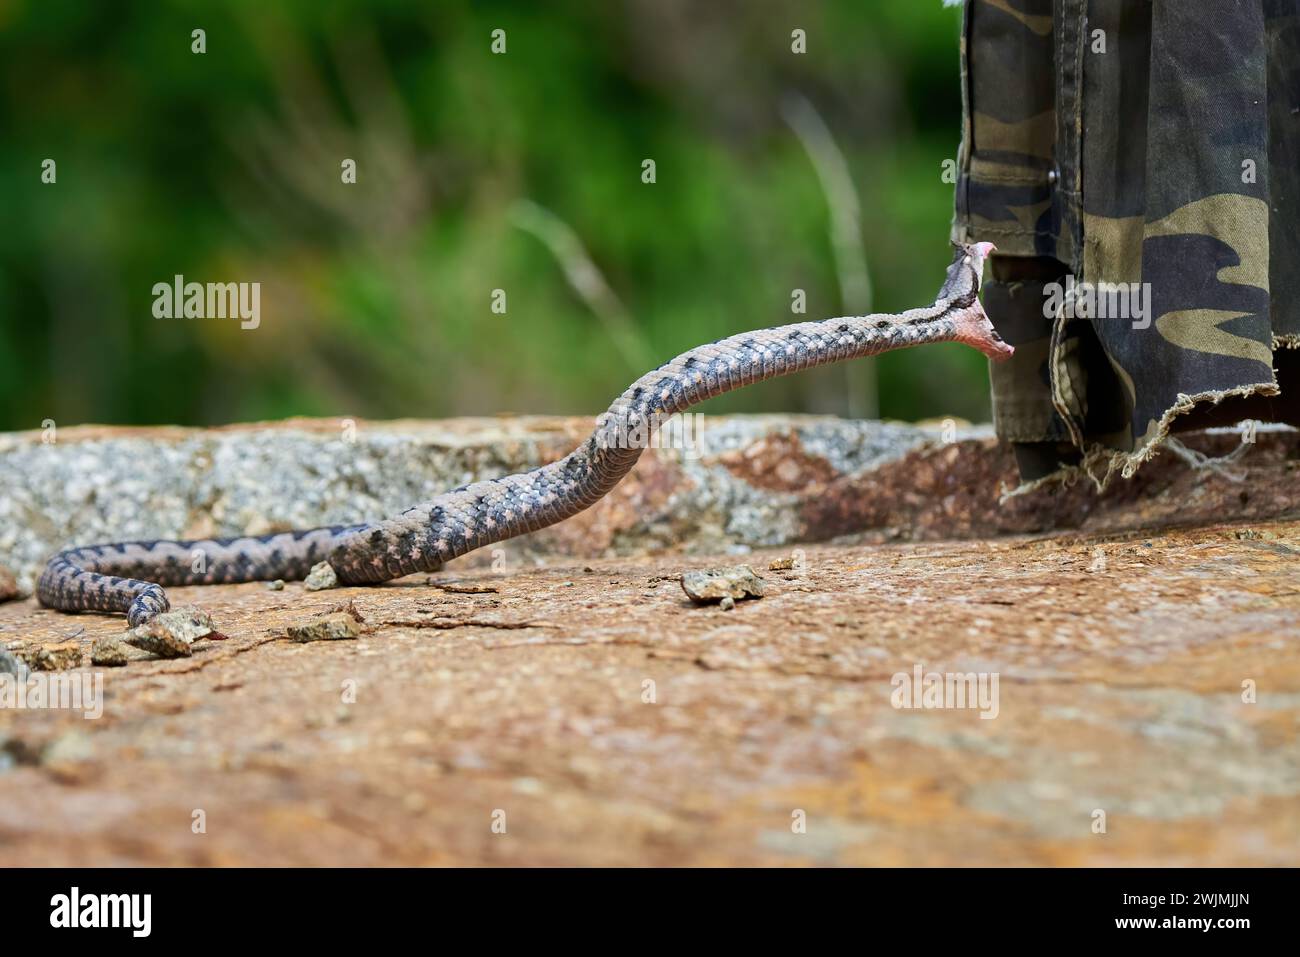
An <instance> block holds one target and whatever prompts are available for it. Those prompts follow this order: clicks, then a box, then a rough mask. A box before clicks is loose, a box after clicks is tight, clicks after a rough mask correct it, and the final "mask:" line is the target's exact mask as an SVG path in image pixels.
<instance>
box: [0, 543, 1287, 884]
mask: <svg viewBox="0 0 1300 957" xmlns="http://www.w3.org/2000/svg"><path fill="white" fill-rule="evenodd" d="M800 552H801V555H800V556H799V562H798V563H797V564H796V567H795V568H792V569H789V570H784V571H776V572H769V573H768V574H767V576H766V578H767V583H768V587H767V596H766V597H765V598H764V599H763V600H762V601H760V602H740V603H738V604H737V605H736V608H735V609H734V610H733V611H731V612H730V613H727V614H725V615H720V614H719V613H718V612H717V611H716V609H711V608H697V607H694V606H693V605H692V604H691V603H690V602H689V600H688V599H687V598H686V597H685V596H684V595H683V594H682V592H681V590H680V588H679V587H678V584H677V577H678V576H679V575H680V573H681V572H682V570H683V565H682V562H681V561H680V559H678V558H675V557H672V556H668V557H659V558H616V559H602V560H587V561H578V562H573V561H572V560H558V559H557V560H555V563H554V564H553V565H552V566H550V567H546V568H527V569H514V570H508V571H503V572H498V573H494V572H491V571H488V570H470V571H465V572H461V573H459V575H456V574H452V573H443V574H442V575H440V576H437V577H435V579H434V580H435V581H440V582H443V583H447V584H451V585H460V586H464V585H469V586H474V587H471V588H468V589H465V588H460V589H456V590H447V589H443V588H438V587H434V586H431V585H428V584H426V583H425V582H424V580H423V579H414V578H413V579H407V580H404V581H401V582H397V583H392V584H390V585H386V586H383V587H378V588H370V589H355V588H345V589H342V590H340V591H331V592H308V591H306V590H305V589H304V588H303V587H302V585H301V584H299V583H292V584H289V585H286V587H285V589H284V591H281V592H271V591H268V590H266V589H265V588H263V587H262V586H261V585H258V584H248V585H238V586H227V587H216V588H206V589H205V588H181V589H174V590H173V591H174V595H173V600H176V601H178V602H183V603H187V604H189V603H195V604H200V605H202V606H203V607H205V608H207V609H208V610H209V611H210V612H211V613H212V614H213V616H214V623H215V624H217V625H218V626H219V627H220V628H221V629H222V631H223V632H224V633H226V634H227V635H228V638H227V640H225V641H220V642H210V643H207V645H206V647H203V648H200V647H199V646H198V645H196V646H195V648H194V655H193V657H192V658H186V659H180V660H173V661H160V660H149V661H132V662H131V663H130V664H129V665H127V666H126V667H125V668H120V669H116V670H113V671H102V672H100V674H102V675H103V681H104V702H103V717H102V718H100V719H99V720H91V721H87V720H84V719H83V718H82V717H81V715H80V714H79V713H75V712H69V711H56V710H41V711H14V710H5V709H0V866H9V865H18V864H56V865H58V864H98V865H105V866H120V865H128V864H166V865H180V864H254V865H271V864H276V865H290V864H332V865H383V864H699V865H716V864H926V865H940V864H957V865H973V864H985V865H1000V864H1063V865H1093V864H1119V865H1139V864H1158V865H1180V866H1181V865H1202V864H1224V865H1228V864H1270V865H1289V864H1294V862H1295V861H1296V860H1297V859H1300V741H1298V740H1297V738H1298V734H1300V655H1297V654H1296V649H1297V643H1298V642H1300V587H1298V585H1297V583H1298V582H1300V576H1298V575H1297V573H1296V569H1297V558H1300V523H1296V522H1273V523H1268V524H1259V523H1255V524H1251V525H1236V526H1228V525H1218V526H1211V527H1203V528H1196V529H1186V530H1181V531H1167V532H1163V533H1154V534H1130V533H1120V534H1111V535H1089V536H1081V535H1077V534H1065V535H1055V536H1045V537H1018V538H1014V539H1003V540H999V541H991V542H990V541H976V542H946V543H937V544H915V543H894V544H886V545H873V546H865V545H856V546H830V545H822V546H802V547H801V548H800ZM785 554H786V555H788V552H787V553H785ZM780 557H782V553H780V552H778V551H766V552H761V553H759V554H758V555H756V556H755V563H756V564H757V563H758V562H759V561H762V562H763V563H764V565H760V567H765V566H766V564H767V563H768V562H769V561H770V560H772V559H777V558H780ZM489 589H490V590H489ZM340 599H342V600H344V601H347V600H349V599H350V600H351V601H352V602H353V603H354V604H355V607H356V608H357V609H358V610H359V612H360V613H362V614H363V615H364V617H365V619H366V621H367V623H368V624H367V628H368V629H369V631H368V633H366V634H364V635H361V636H359V637H357V638H355V639H352V640H348V641H318V642H310V643H307V644H297V643H294V642H293V641H291V640H289V638H288V637H287V634H286V629H287V628H288V627H289V626H292V625H300V624H308V623H310V622H312V621H314V620H317V619H318V618H319V616H321V615H322V614H328V613H329V611H330V609H331V608H333V607H335V603H337V602H338V601H339V600H340ZM121 630H122V622H121V620H120V619H114V618H110V617H105V616H98V615H83V616H75V617H73V616H66V615H60V614H57V613H54V612H50V611H46V610H42V609H39V608H37V607H36V605H35V603H34V602H33V601H30V600H28V601H24V602H11V603H9V604H7V605H3V606H0V644H3V643H6V642H7V643H8V644H9V645H10V646H11V647H12V648H13V649H14V650H15V651H16V652H19V653H24V654H26V653H28V652H30V651H32V650H33V649H35V648H39V647H43V646H45V645H50V646H56V645H57V646H63V645H65V644H66V643H67V642H68V641H69V640H70V639H69V636H71V635H76V638H75V640H76V641H79V642H80V643H81V644H82V645H83V647H84V646H88V645H89V644H90V643H91V642H93V641H94V640H95V639H96V638H99V637H101V636H108V635H114V634H120V633H121ZM918 666H919V667H920V668H921V669H922V671H924V672H925V673H927V674H928V673H931V672H937V673H960V674H967V673H969V674H973V675H985V676H988V675H992V674H996V675H998V677H999V690H998V696H997V702H996V704H997V707H996V717H994V718H992V719H985V718H982V717H981V716H980V715H981V712H980V711H979V710H975V709H972V708H960V709H959V708H952V709H939V710H925V709H913V710H905V709H901V708H896V707H894V705H893V701H892V698H893V696H894V694H895V692H896V688H897V679H896V677H895V676H898V675H901V676H903V679H904V680H905V681H906V680H910V678H911V676H912V675H913V673H914V671H915V669H916V668H917V667H918ZM76 673H84V674H92V673H93V672H92V671H91V670H89V669H87V670H85V671H83V672H62V673H61V674H65V675H66V674H76ZM984 711H985V713H987V711H988V709H987V708H986V709H984ZM70 735H76V736H79V737H78V738H77V742H78V744H77V747H76V748H62V747H60V746H59V745H60V742H62V741H65V740H68V739H69V736H70ZM57 754H62V755H64V756H63V757H62V758H61V759H60V761H58V762H57V763H53V762H52V759H51V758H50V757H49V756H50V755H57ZM68 754H71V755H72V756H71V757H69V756H67V755H68ZM198 812H202V819H203V821H204V830H203V832H202V833H195V831H194V830H193V825H194V822H195V820H196V814H197V813H198ZM1099 812H1101V813H1102V814H1104V819H1102V818H1099V816H1098V815H1099ZM1099 820H1103V821H1104V826H1105V831H1104V833H1097V832H1095V831H1094V828H1095V827H1097V822H1098V821H1099ZM501 822H504V826H505V832H504V833H498V832H497V831H496V830H494V827H493V825H494V823H498V824H499V823H501Z"/></svg>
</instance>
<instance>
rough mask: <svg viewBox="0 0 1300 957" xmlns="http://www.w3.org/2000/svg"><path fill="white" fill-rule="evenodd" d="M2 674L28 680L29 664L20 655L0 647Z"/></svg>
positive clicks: (0, 668) (0, 670)
mask: <svg viewBox="0 0 1300 957" xmlns="http://www.w3.org/2000/svg"><path fill="white" fill-rule="evenodd" d="M0 675H13V676H14V677H15V678H18V679H20V680H26V678H27V664H26V662H24V661H23V660H22V659H21V658H19V657H18V656H16V655H14V654H12V653H10V652H9V651H6V650H5V649H4V648H0Z"/></svg>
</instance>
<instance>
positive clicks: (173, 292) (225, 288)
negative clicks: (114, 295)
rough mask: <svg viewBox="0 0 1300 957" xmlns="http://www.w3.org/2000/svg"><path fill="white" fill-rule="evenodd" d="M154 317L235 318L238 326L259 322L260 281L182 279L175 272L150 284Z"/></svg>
mask: <svg viewBox="0 0 1300 957" xmlns="http://www.w3.org/2000/svg"><path fill="white" fill-rule="evenodd" d="M153 314H154V318H155V319H238V320H239V321H240V322H239V328H241V329H256V328H257V327H258V326H259V325H261V324H262V284H261V283H260V282H209V283H202V282H186V281H185V277H184V276H182V275H179V274H177V275H176V276H174V277H173V278H172V281H171V282H169V283H167V282H156V283H154V285H153Z"/></svg>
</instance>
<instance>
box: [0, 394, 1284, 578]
mask: <svg viewBox="0 0 1300 957" xmlns="http://www.w3.org/2000/svg"><path fill="white" fill-rule="evenodd" d="M689 422H690V423H691V424H690V427H688V428H684V429H680V430H678V431H677V433H676V434H677V436H678V438H679V441H678V442H677V443H676V445H677V447H671V448H655V449H651V450H649V451H647V452H646V453H645V454H644V455H643V456H642V459H641V461H640V463H638V465H637V468H636V469H635V470H634V472H633V473H632V474H631V475H630V476H628V478H627V479H625V480H624V481H623V483H622V484H621V485H619V486H618V488H616V489H615V490H614V491H613V492H612V493H611V494H610V495H608V496H607V497H606V498H605V499H604V500H602V501H601V502H600V503H598V504H597V505H596V506H595V507H593V508H592V509H590V510H588V511H587V512H584V513H583V514H581V515H578V516H576V517H574V518H573V519H570V520H569V521H568V522H565V523H563V524H561V525H559V526H556V527H553V528H549V529H544V530H543V531H541V532H538V533H536V534H534V535H530V536H527V537H524V538H519V539H513V540H511V541H509V542H504V543H501V544H499V545H497V546H495V547H493V548H489V549H483V550H482V551H481V552H480V553H475V554H471V555H469V556H466V557H465V558H463V559H460V560H459V563H458V564H459V567H473V566H477V565H489V564H490V565H492V566H493V567H495V568H498V569H500V568H503V567H514V568H523V567H527V566H529V565H532V564H535V563H536V562H537V561H539V560H541V559H544V558H546V557H548V556H571V557H591V558H595V557H602V556H604V557H608V556H613V555H640V554H652V553H658V552H662V551H663V550H664V549H668V548H681V549H684V550H685V551H687V552H691V553H694V554H699V555H706V554H710V553H713V554H728V553H729V554H743V553H745V552H746V551H747V550H748V549H751V548H758V547H763V546H774V545H789V544H794V543H797V542H807V541H826V540H833V539H836V538H839V537H842V536H846V535H857V536H860V540H863V541H887V540H899V539H902V540H934V539H942V538H972V537H987V536H991V535H998V534H1007V533H1024V532H1038V531H1045V530H1048V529H1052V528H1083V529H1089V530H1113V529H1118V528H1131V527H1137V526H1139V525H1161V524H1169V523H1194V522H1205V521H1217V520H1219V519H1221V518H1222V517H1223V516H1225V515H1232V516H1235V517H1237V518H1240V519H1259V518H1267V517H1271V516H1277V515H1286V514H1293V513H1294V512H1296V511H1297V510H1300V482H1297V478H1300V471H1297V468H1298V467H1300V433H1297V432H1296V431H1295V430H1269V429H1261V430H1260V431H1259V432H1258V433H1257V435H1256V442H1255V444H1254V445H1253V446H1252V448H1251V449H1250V451H1249V453H1248V454H1247V455H1245V456H1244V457H1243V458H1241V459H1240V461H1239V462H1237V463H1235V464H1234V466H1233V468H1234V470H1236V471H1238V472H1240V473H1241V474H1240V475H1239V476H1234V477H1238V478H1243V481H1236V482H1234V481H1232V479H1231V478H1229V477H1227V476H1224V475H1222V474H1219V473H1215V472H1212V471H1209V470H1204V471H1201V472H1197V471H1195V470H1193V469H1191V468H1189V467H1188V466H1187V465H1186V464H1185V463H1184V462H1182V461H1180V460H1179V459H1177V458H1176V457H1174V456H1172V455H1168V454H1165V455H1162V456H1160V457H1159V458H1157V459H1156V460H1155V461H1154V462H1151V463H1149V464H1147V465H1146V466H1145V467H1144V468H1143V469H1142V470H1141V471H1140V472H1139V473H1138V475H1137V476H1136V478H1134V479H1133V480H1132V481H1129V482H1116V483H1114V484H1113V485H1112V486H1111V488H1110V489H1109V490H1108V491H1107V493H1106V494H1105V495H1102V496H1098V495H1096V493H1095V492H1094V491H1093V489H1092V488H1091V485H1090V483H1088V482H1087V481H1086V480H1085V481H1079V482H1077V483H1075V484H1074V485H1073V486H1072V487H1069V488H1056V489H1045V490H1042V491H1040V492H1038V493H1035V494H1033V495H1024V496H1018V497H1016V498H1012V499H1009V500H1007V501H1006V502H1002V503H999V493H1000V491H1001V490H1004V489H1011V488H1013V487H1014V486H1015V484H1016V481H1017V479H1016V472H1015V466H1014V460H1013V458H1012V455H1011V453H1010V451H1009V450H1007V449H1006V448H1005V447H1003V446H1001V445H999V444H998V443H997V442H996V441H995V440H994V439H993V437H992V435H991V433H990V432H989V431H988V430H987V429H986V428H964V427H958V426H957V425H956V424H955V423H952V422H951V421H950V422H948V423H947V424H936V425H935V426H933V427H924V426H915V425H904V424H899V423H882V422H856V421H848V420H844V419H836V418H832V417H827V416H719V417H702V418H700V419H690V420H689ZM590 428H591V421H590V420H588V419H579V418H546V417H521V418H501V419H452V420H446V421H440V422H415V421H407V422H383V423H369V422H364V421H362V422H354V421H352V420H341V421H339V420H290V421H288V422H283V423H275V424H262V425H249V426H232V427H229V428H222V429H207V430H204V429H181V428H108V427H101V426H82V427H76V428H61V429H58V430H57V432H55V433H53V435H54V439H55V441H53V442H49V443H47V442H46V441H44V440H45V439H47V438H49V437H50V435H49V433H46V432H29V433H14V434H8V435H0V596H3V594H4V582H5V574H4V572H5V569H6V568H7V569H8V570H9V571H10V572H12V573H13V574H14V576H15V577H16V579H17V586H18V587H17V589H16V591H17V593H20V594H27V593H30V592H31V590H32V588H33V586H34V584H35V580H36V576H37V575H39V574H40V569H41V568H42V567H43V566H44V563H45V561H46V560H47V559H48V558H49V556H50V555H51V554H52V553H53V552H55V551H56V550H58V549H59V548H63V547H66V546H69V545H86V544H91V543H96V542H106V541H107V542H111V541H130V540H137V539H153V538H177V537H183V538H198V537H203V536H215V535H262V534H266V533H268V532H276V531H284V530H288V529H294V528H311V527H314V526H317V525H325V524H345V523H351V522H359V521H367V520H372V519H376V518H382V517H386V516H390V515H394V514H396V513H398V512H400V511H402V510H403V509H405V508H407V507H409V506H410V505H413V504H414V503H416V502H418V501H423V500H425V499H428V498H431V497H433V496H434V495H436V494H438V493H439V492H442V491H446V490H447V489H451V488H455V487H456V486H458V485H462V484H464V483H466V482H470V481H476V480H478V479H484V478H493V477H500V476H502V475H506V474H509V473H511V472H516V471H520V470H522V469H526V468H531V467H534V466H536V465H539V464H542V463H544V462H548V461H553V460H554V459H556V458H559V457H560V456H561V455H563V454H565V453H566V452H568V451H569V450H570V449H572V448H573V447H574V446H575V445H577V443H578V442H579V441H581V440H582V439H583V438H585V437H586V435H587V434H588V432H589V430H590ZM1184 441H1185V442H1186V443H1187V445H1188V446H1189V447H1191V448H1193V449H1195V450H1197V451H1201V452H1204V453H1206V454H1209V455H1223V454H1226V453H1227V452H1229V451H1231V450H1232V449H1233V448H1235V447H1236V446H1237V445H1238V435H1237V433H1236V432H1234V431H1229V430H1223V431H1220V432H1211V433H1201V434H1198V435H1196V436H1193V437H1184Z"/></svg>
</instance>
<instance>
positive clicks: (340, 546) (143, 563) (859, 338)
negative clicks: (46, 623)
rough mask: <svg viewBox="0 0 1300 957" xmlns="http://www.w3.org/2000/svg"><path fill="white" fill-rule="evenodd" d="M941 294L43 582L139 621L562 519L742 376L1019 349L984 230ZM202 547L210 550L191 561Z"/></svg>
mask: <svg viewBox="0 0 1300 957" xmlns="http://www.w3.org/2000/svg"><path fill="white" fill-rule="evenodd" d="M954 249H955V255H954V256H953V261H952V264H951V265H950V266H949V267H948V272H947V277H946V279H945V281H944V284H943V288H942V289H941V290H940V291H939V295H938V297H937V298H936V299H935V301H934V303H933V304H931V305H929V306H924V307H922V308H919V309H912V310H909V311H907V312H903V313H899V314H897V315H872V316H849V317H844V318H839V319H823V320H820V321H815V322H796V323H792V324H790V325H785V326H777V327H774V328H771V329H760V330H758V331H755V332H743V333H740V334H739V335H734V336H728V337H727V338H725V339H719V340H718V341H717V342H713V343H710V344H708V345H704V346H699V347H697V348H695V349H692V350H690V351H689V352H684V353H682V354H681V355H679V356H678V357H677V358H675V359H673V360H671V361H669V362H667V363H665V364H664V365H662V366H660V367H659V368H658V369H655V370H654V371H653V372H649V373H647V374H646V375H643V376H642V377H641V378H639V379H638V380H637V381H636V382H634V383H633V384H632V385H631V386H630V387H629V388H628V390H627V391H626V392H624V393H623V394H622V395H621V396H619V397H618V399H616V400H615V401H614V404H613V405H611V406H610V408H609V410H608V411H607V412H606V413H605V414H604V415H602V416H601V417H600V418H599V419H598V420H597V424H596V429H595V431H593V432H592V434H591V437H590V438H588V439H587V441H586V442H584V443H583V444H582V445H580V446H579V447H578V448H577V449H575V450H574V451H572V452H570V453H569V454H568V455H566V456H565V457H564V458H562V459H560V460H558V461H556V462H552V463H550V464H548V465H543V466H541V467H539V468H535V469H533V470H532V471H529V472H522V473H520V474H518V475H510V476H507V477H506V478H501V479H489V480H487V481H483V482H475V483H473V484H472V485H465V486H462V487H461V488H458V489H455V490H453V491H450V492H447V493H445V494H443V495H439V496H438V497H437V498H434V499H431V500H430V501H428V502H422V503H420V504H419V505H415V506H412V507H411V508H408V509H407V510H406V511H404V512H402V513H401V514H400V515H398V516H397V517H396V518H390V519H388V520H387V521H382V522H375V523H372V524H364V525H336V526H330V527H327V528H315V529H310V530H307V531H295V532H279V533H276V534H272V535H262V536H258V537H238V538H218V539H196V540H192V541H152V542H124V543H120V544H109V545H87V546H84V547H81V548H70V549H67V550H65V551H62V552H59V553H58V554H57V555H55V556H54V557H53V558H52V559H50V561H49V564H48V565H46V567H45V571H44V572H43V573H42V574H41V578H40V582H39V583H38V585H37V595H38V597H39V598H40V601H41V603H42V604H44V605H47V606H49V607H51V608H58V609H61V610H63V611H110V612H120V611H125V612H126V614H127V621H128V623H129V624H130V625H133V626H134V625H139V624H142V623H144V622H146V621H148V620H149V619H150V618H153V617H154V616H155V615H158V614H160V613H162V612H164V611H167V610H168V608H169V607H170V604H169V602H168V600H167V595H166V593H165V592H164V591H163V586H164V585H212V584H227V583H233V582H247V581H268V580H273V579H284V580H286V581H296V580H301V579H303V578H305V577H306V576H307V574H308V572H309V571H311V569H312V567H313V566H314V565H315V564H317V563H318V562H329V564H330V565H331V566H332V567H333V569H334V572H335V574H336V576H337V578H338V580H339V582H340V583H341V584H345V585H356V584H363V583H370V582H381V581H387V580H389V579H392V578H398V577H400V576H402V575H409V574H411V573H413V572H428V571H436V570H437V569H438V568H440V567H441V566H442V565H443V563H444V562H447V561H449V560H451V559H453V558H456V557H457V556H459V555H464V554H465V553H466V552H470V551H473V550H474V549H476V548H482V547H483V546H484V545H488V544H491V543H492V542H498V541H501V540H502V539H506V538H511V537H513V536H515V535H522V534H524V533H525V532H534V531H536V530H537V529H539V528H545V527H546V526H548V525H554V524H555V523H556V522H561V521H563V520H564V519H566V518H568V517H569V516H571V515H575V514H577V513H578V512H581V511H582V510H583V509H585V508H587V507H589V506H590V505H592V504H594V503H595V502H597V501H598V500H599V499H600V498H602V497H603V496H604V495H605V494H606V493H607V492H608V491H609V490H610V489H612V488H613V487H614V486H615V485H617V484H618V482H619V481H620V480H621V479H622V478H623V476H625V475H626V474H627V473H628V472H629V471H630V470H631V469H632V466H633V465H635V464H636V461H637V459H638V458H640V456H641V452H642V450H643V449H644V448H645V447H646V446H647V445H649V444H650V442H649V439H650V437H651V436H652V435H653V434H654V431H655V430H656V429H657V428H658V427H659V425H660V424H661V423H662V422H663V420H664V419H666V418H667V417H668V416H671V415H673V414H675V413H678V412H683V411H685V410H686V409H688V408H689V407H691V406H693V405H695V404H696V403H697V402H702V401H704V400H705V399H710V398H713V397H714V396H717V395H722V394H723V393H724V392H731V391H732V390H734V389H739V388H741V387H742V386H746V385H749V384H750V383H753V382H759V381H762V380H764V379H771V378H775V377H776V376H781V375H788V374H790V373H792V372H799V371H801V370H803V369H810V368H812V367H814V366H821V365H827V364H829V363H832V362H840V361H843V360H845V359H857V358H860V357H863V356H872V355H878V354H880V353H882V352H889V351H892V350H894V349H902V348H905V347H907V346H915V345H921V344H923V343H927V342H964V343H966V344H968V345H971V346H974V347H975V348H976V349H979V350H980V351H981V352H983V353H984V354H985V355H987V356H989V357H990V358H993V359H1005V358H1007V357H1008V356H1010V355H1011V353H1012V348H1011V346H1009V345H1007V344H1006V343H1005V342H1003V341H1002V339H1001V338H1000V337H999V336H998V334H997V332H996V331H995V330H994V329H993V326H992V324H991V323H990V322H989V320H988V317H987V316H986V315H985V314H984V310H983V308H982V307H981V305H980V302H979V298H978V296H979V289H980V280H981V276H982V275H983V269H984V260H985V258H986V257H987V256H988V255H989V253H990V252H992V249H993V247H992V245H991V244H989V243H977V244H975V245H970V246H967V245H960V244H954ZM196 552H201V553H202V555H203V558H204V561H203V562H202V563H196V562H194V561H193V556H194V555H195V553H196Z"/></svg>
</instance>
